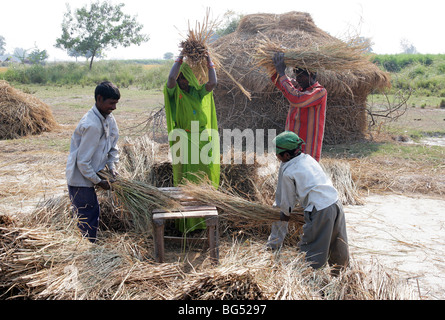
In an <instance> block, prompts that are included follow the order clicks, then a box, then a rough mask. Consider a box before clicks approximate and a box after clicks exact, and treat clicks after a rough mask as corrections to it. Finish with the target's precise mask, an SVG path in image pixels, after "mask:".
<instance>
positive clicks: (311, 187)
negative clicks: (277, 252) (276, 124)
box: [267, 131, 349, 275]
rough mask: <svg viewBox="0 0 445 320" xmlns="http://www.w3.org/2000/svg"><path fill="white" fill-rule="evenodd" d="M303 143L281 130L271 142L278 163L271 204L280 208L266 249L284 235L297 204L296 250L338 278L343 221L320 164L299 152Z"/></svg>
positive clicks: (344, 251)
mask: <svg viewBox="0 0 445 320" xmlns="http://www.w3.org/2000/svg"><path fill="white" fill-rule="evenodd" d="M303 143H304V142H303V140H302V139H300V138H299V137H298V135H296V134H295V133H294V132H291V131H285V132H283V133H281V134H279V135H278V136H277V137H276V138H275V139H274V144H275V147H276V155H277V158H278V160H280V161H281V166H280V171H279V174H278V184H277V190H276V193H275V205H276V206H277V207H279V208H280V221H279V222H274V224H273V225H272V232H271V235H270V236H269V239H268V242H267V247H269V248H272V249H277V248H278V247H279V246H280V245H281V243H282V242H283V240H284V236H285V235H286V233H287V224H288V221H289V218H290V214H291V212H292V210H293V209H294V207H295V205H296V203H297V202H299V203H300V205H301V206H302V207H303V209H304V222H305V224H304V226H303V235H302V237H301V241H300V243H299V247H300V250H301V251H302V252H305V253H306V261H308V262H309V263H310V264H311V266H312V267H313V268H315V269H318V268H321V267H323V266H324V265H325V264H326V262H327V263H328V264H329V265H330V266H331V267H332V271H331V273H332V274H333V275H338V273H339V272H340V270H341V269H343V268H345V267H347V266H348V264H349V247H348V238H347V234H346V221H345V214H344V211H343V206H342V204H341V202H340V201H339V199H338V192H337V190H336V189H335V187H334V186H333V185H332V182H331V180H330V179H329V178H328V176H327V175H326V173H325V172H324V171H323V169H322V168H321V166H320V164H319V163H318V162H317V161H315V159H314V158H312V157H311V156H309V155H307V154H304V153H302V145H303Z"/></svg>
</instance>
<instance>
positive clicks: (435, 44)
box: [0, 0, 445, 61]
mask: <svg viewBox="0 0 445 320" xmlns="http://www.w3.org/2000/svg"><path fill="white" fill-rule="evenodd" d="M67 3H68V4H69V5H70V7H71V9H72V10H74V9H77V8H81V7H83V6H85V5H89V3H90V0H66V1H64V0H39V1H35V0H2V3H1V5H0V36H3V37H4V38H5V42H6V52H7V53H12V52H13V51H14V49H15V48H23V49H32V48H34V47H35V46H37V48H39V49H40V50H43V49H45V50H47V52H48V54H49V59H48V61H59V60H72V58H69V57H68V56H67V55H66V52H65V51H64V50H62V49H58V48H55V47H54V44H55V43H56V39H57V38H58V37H60V36H61V24H62V21H63V15H64V13H65V12H66V11H67V8H66V4H67ZM111 3H113V4H118V3H124V4H125V6H124V7H123V9H122V10H123V12H124V13H125V14H130V15H131V16H136V17H137V18H136V19H137V21H138V22H139V23H141V24H142V25H143V26H144V28H143V30H142V32H143V33H145V34H148V35H149V37H150V40H149V41H148V42H146V43H144V44H142V45H140V46H137V45H132V46H130V47H127V48H123V47H118V48H117V49H113V48H112V49H110V50H108V51H107V52H106V59H162V58H163V56H164V54H165V53H166V52H172V53H173V54H174V55H175V56H176V55H177V53H178V52H179V49H178V48H179V47H178V45H179V43H180V42H181V41H182V40H184V36H185V35H186V34H187V30H188V24H189V23H190V25H191V26H192V27H193V26H194V25H195V23H196V22H197V21H198V22H202V21H203V19H204V17H205V15H206V10H207V8H209V9H210V18H211V19H212V20H217V21H221V20H222V18H223V16H224V13H226V12H227V11H228V10H231V11H233V12H235V13H236V14H242V15H246V14H252V13H276V14H280V13H285V12H289V11H302V12H308V13H310V14H311V16H312V18H313V20H314V22H315V24H316V25H317V26H318V27H319V28H321V29H322V30H324V31H325V32H328V33H329V34H331V35H333V36H335V37H337V38H340V39H347V38H348V37H350V36H357V35H358V36H363V37H367V38H371V41H372V42H373V43H374V45H373V51H374V52H375V53H377V54H395V53H400V52H402V48H401V45H400V42H401V40H402V39H406V40H407V41H408V42H409V43H411V44H413V45H414V46H415V47H416V49H417V51H418V52H419V53H424V54H426V53H431V54H438V53H441V54H445V40H444V38H443V35H444V31H445V23H444V22H443V14H444V12H445V11H444V9H445V1H443V0H423V1H418V0H415V1H413V0H404V1H402V0H316V1H307V0H306V1H301V0H292V1H289V0H280V1H270V0H268V1H264V0H256V1H251V0H249V1H246V0H244V1H243V0H219V1H214V0H204V1H201V0H185V1H184V0H183V1H177V0H157V1H148V0H145V1H143V0H111Z"/></svg>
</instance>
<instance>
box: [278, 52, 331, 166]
mask: <svg viewBox="0 0 445 320" xmlns="http://www.w3.org/2000/svg"><path fill="white" fill-rule="evenodd" d="M273 61H274V64H275V69H276V74H275V75H274V76H272V81H273V82H274V83H275V86H276V87H277V88H278V89H280V91H281V92H282V93H283V94H284V96H285V97H286V98H287V100H288V101H289V103H290V108H289V112H288V114H287V119H286V125H285V130H286V131H292V132H295V133H296V134H297V135H298V136H299V137H300V138H301V139H303V140H304V142H305V143H306V145H304V146H303V152H305V153H306V154H309V155H310V156H312V157H313V158H314V159H315V160H317V161H320V158H321V149H322V145H323V135H324V127H325V119H326V100H327V92H326V89H325V88H324V87H322V86H321V85H320V84H319V83H318V81H317V80H316V73H311V72H310V71H308V70H304V69H299V68H294V73H295V79H290V78H289V77H288V76H287V75H286V74H285V70H286V64H285V63H284V53H281V52H279V53H276V54H275V55H274V57H273Z"/></svg>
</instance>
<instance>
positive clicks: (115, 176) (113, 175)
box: [110, 169, 119, 182]
mask: <svg viewBox="0 0 445 320" xmlns="http://www.w3.org/2000/svg"><path fill="white" fill-rule="evenodd" d="M110 173H111V176H112V177H113V178H114V179H116V178H117V176H119V173H118V172H117V171H116V170H115V169H113V170H110ZM113 182H114V181H113Z"/></svg>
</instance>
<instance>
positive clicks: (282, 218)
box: [280, 211, 290, 221]
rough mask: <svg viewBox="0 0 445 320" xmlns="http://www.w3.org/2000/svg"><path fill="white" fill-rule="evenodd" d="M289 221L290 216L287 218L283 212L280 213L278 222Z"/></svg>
mask: <svg viewBox="0 0 445 320" xmlns="http://www.w3.org/2000/svg"><path fill="white" fill-rule="evenodd" d="M289 220H290V215H289V216H288V215H287V214H285V213H284V212H283V211H280V221H289Z"/></svg>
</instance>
